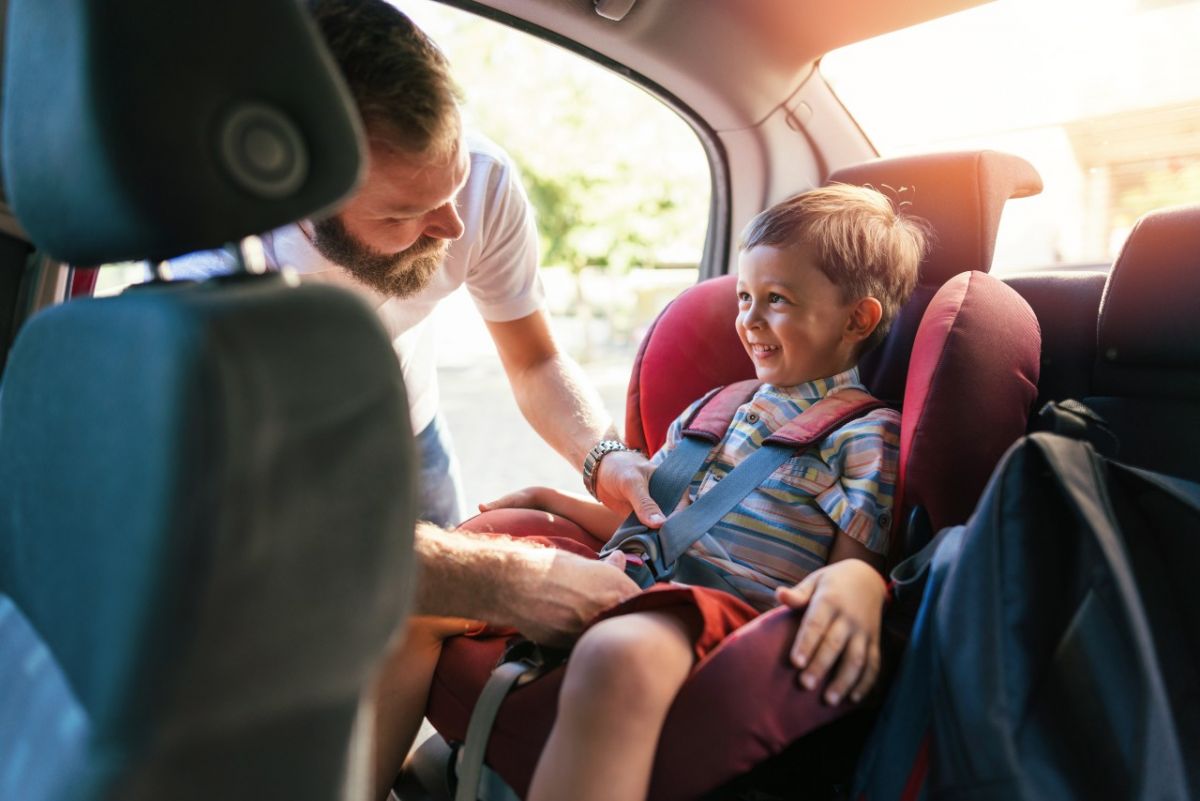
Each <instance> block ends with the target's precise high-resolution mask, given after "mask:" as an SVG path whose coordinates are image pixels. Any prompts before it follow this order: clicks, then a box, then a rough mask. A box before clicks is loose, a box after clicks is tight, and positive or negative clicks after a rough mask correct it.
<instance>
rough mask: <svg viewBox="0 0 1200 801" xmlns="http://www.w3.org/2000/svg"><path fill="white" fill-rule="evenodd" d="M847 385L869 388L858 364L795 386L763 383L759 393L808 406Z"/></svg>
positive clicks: (855, 387)
mask: <svg viewBox="0 0 1200 801" xmlns="http://www.w3.org/2000/svg"><path fill="white" fill-rule="evenodd" d="M847 387H850V388H853V389H861V390H863V391H864V392H865V391H866V389H867V388H866V387H864V386H863V384H862V381H861V380H860V379H859V377H858V366H857V365H855V366H854V367H851V368H850V369H849V370H845V371H843V372H841V373H838V374H836V375H831V376H828V377H827V378H817V379H814V380H812V381H805V382H804V383H803V384H797V385H795V386H790V387H778V386H775V385H774V384H763V385H762V387H761V388H760V389H759V391H758V393H759V394H760V395H771V396H773V397H776V398H782V399H784V400H790V401H792V402H794V403H803V405H805V406H808V405H811V404H813V403H816V402H817V401H819V400H820V399H821V398H824V397H825V396H826V395H828V394H829V393H831V392H833V391H834V390H837V389H844V388H847Z"/></svg>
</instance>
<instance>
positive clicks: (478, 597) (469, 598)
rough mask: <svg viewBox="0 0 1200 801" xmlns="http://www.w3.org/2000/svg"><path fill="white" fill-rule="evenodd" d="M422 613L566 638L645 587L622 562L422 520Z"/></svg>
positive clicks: (547, 638) (418, 606) (418, 609)
mask: <svg viewBox="0 0 1200 801" xmlns="http://www.w3.org/2000/svg"><path fill="white" fill-rule="evenodd" d="M415 547H416V554H417V567H418V578H417V592H416V602H415V604H414V612H413V613H414V614H417V615H439V616H446V617H465V618H471V619H474V620H485V621H487V622H488V623H492V624H494V625H499V626H513V627H515V628H516V629H518V630H519V631H520V632H521V633H522V634H524V635H525V636H527V637H529V638H530V639H533V640H535V641H536V642H542V643H563V642H569V641H570V639H571V638H572V637H574V636H576V635H578V633H579V632H580V631H581V630H582V629H583V627H584V625H585V624H586V623H587V622H588V621H589V620H591V619H592V618H593V617H595V615H596V614H597V613H599V612H600V611H601V610H603V609H606V608H608V607H610V606H612V605H613V604H615V603H618V602H619V601H621V600H624V599H625V598H628V597H629V596H630V595H633V594H635V593H636V592H637V591H638V586H637V585H636V584H634V583H633V582H632V581H631V580H630V579H629V578H628V577H626V576H625V574H624V573H623V572H622V571H621V569H620V568H619V567H614V566H612V565H608V564H604V563H603V562H599V561H597V560H595V559H587V558H584V557H581V556H577V555H575V554H571V553H567V552H564V551H559V550H555V549H554V548H549V547H544V546H539V545H535V544H533V543H531V542H528V541H521V540H515V539H508V538H506V537H503V536H497V535H487V536H482V535H479V536H477V535H471V534H465V533H462V532H459V531H446V530H444V529H440V528H438V527H437V526H434V525H430V524H428V523H422V524H420V525H418V526H417V532H416V546H415Z"/></svg>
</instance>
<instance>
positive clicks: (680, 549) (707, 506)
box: [604, 382, 885, 581]
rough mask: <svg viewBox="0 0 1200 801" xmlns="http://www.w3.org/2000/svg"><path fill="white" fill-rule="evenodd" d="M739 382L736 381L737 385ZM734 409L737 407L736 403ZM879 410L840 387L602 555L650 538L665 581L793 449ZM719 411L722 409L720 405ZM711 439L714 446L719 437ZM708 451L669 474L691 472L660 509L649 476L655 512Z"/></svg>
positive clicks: (618, 537)
mask: <svg viewBox="0 0 1200 801" xmlns="http://www.w3.org/2000/svg"><path fill="white" fill-rule="evenodd" d="M745 383H746V382H742V384H745ZM732 387H742V385H741V384H733V385H731V387H730V388H732ZM737 392H738V393H739V394H740V393H744V387H742V388H741V389H739V390H737ZM731 394H732V393H731ZM751 395H753V392H751ZM719 396H720V395H717V396H714V397H719ZM744 402H745V401H743V403H744ZM738 405H739V406H740V405H741V404H738ZM883 406H885V404H884V403H883V402H882V401H880V400H878V399H876V398H874V397H872V396H871V395H869V394H868V393H866V392H863V391H862V390H857V389H844V390H840V391H838V392H835V393H832V394H830V395H827V396H825V397H824V398H822V399H821V400H819V401H817V402H816V403H814V404H813V405H812V406H810V407H809V408H808V409H806V410H805V411H804V413H803V414H801V415H800V416H799V417H797V418H795V419H794V420H791V421H789V422H788V424H787V425H785V426H783V427H782V428H781V429H780V430H779V431H777V432H775V433H774V434H772V435H771V436H769V437H767V438H766V439H765V440H763V444H762V447H760V448H759V449H758V450H757V451H755V452H754V453H752V454H751V455H750V456H749V457H748V458H747V459H746V460H745V461H743V462H742V463H741V464H739V465H738V466H737V467H736V468H735V469H734V470H733V471H732V472H730V473H729V475H727V476H725V478H724V479H723V480H722V481H721V483H720V484H719V485H718V486H716V487H714V488H713V489H711V490H709V491H708V492H706V493H705V494H704V495H703V496H702V497H701V498H699V499H697V500H696V502H695V503H693V504H691V505H690V506H688V507H687V508H685V509H682V510H680V511H679V512H677V513H675V514H672V515H671V516H670V517H669V518H668V519H667V522H666V523H664V524H663V526H662V528H661V529H659V530H658V532H649V531H648V530H647V529H646V527H645V526H643V525H642V524H641V523H640V522H639V521H638V519H637V516H636V515H630V517H629V519H628V520H626V521H625V523H624V524H622V526H621V528H619V529H618V530H617V532H616V533H615V534H614V535H613V537H612V539H610V540H609V542H608V544H607V545H605V547H604V552H608V551H612V550H615V549H617V548H619V546H620V545H621V544H622V543H623V542H625V541H626V540H629V539H633V538H635V537H636V538H638V539H639V540H640V541H641V542H642V543H646V542H647V540H648V539H649V540H656V541H657V547H656V548H655V547H653V544H652V543H651V547H650V548H649V549H648V553H647V556H648V557H649V560H650V561H652V562H653V563H655V564H654V567H653V568H652V572H654V573H655V578H656V580H658V581H662V580H665V579H668V578H670V577H671V575H672V574H673V571H674V565H675V563H676V562H677V561H678V560H679V557H680V556H681V555H682V554H683V553H684V552H685V551H687V549H688V548H690V547H691V546H692V545H693V544H694V543H695V542H696V541H697V540H699V539H700V538H701V537H703V536H704V535H705V534H706V533H708V531H709V530H710V529H711V528H712V527H713V526H715V525H716V524H717V522H718V521H720V520H721V518H723V517H724V516H725V515H727V514H729V512H730V510H732V509H733V507H735V506H737V504H738V503H739V502H740V501H741V500H742V499H743V498H745V497H746V496H747V495H749V494H750V493H751V492H752V491H753V490H754V489H755V488H756V487H758V486H759V485H760V484H762V482H763V481H764V480H766V478H767V477H768V476H770V475H771V474H772V473H774V472H775V470H777V469H778V468H779V466H780V465H782V464H783V463H784V462H786V461H787V460H788V459H790V458H791V457H792V456H794V455H795V454H796V453H797V452H798V451H802V450H804V449H807V448H808V447H810V446H812V445H813V444H815V443H817V442H820V441H821V440H823V439H824V438H825V437H827V436H829V434H831V433H832V432H833V431H836V430H837V429H839V428H841V427H842V426H844V425H846V424H847V423H849V422H850V421H852V420H855V419H857V418H859V417H862V416H863V415H865V414H867V413H868V412H871V411H874V410H875V409H878V408H881V407H883ZM725 408H728V407H727V406H726V407H725ZM733 409H734V411H736V409H737V406H735V407H733ZM702 411H703V410H702ZM722 414H724V409H723V410H722ZM698 417H700V415H699V414H697V415H693V424H694V421H695V420H696V419H697V418H698ZM715 417H716V415H713V418H715ZM732 419H733V415H732V414H730V415H729V418H728V420H726V422H725V425H724V430H722V431H721V437H724V434H725V430H727V429H728V428H729V422H730V421H731V420H732ZM711 434H712V427H711V422H710V423H706V429H705V436H706V438H705V439H704V440H703V441H704V442H706V443H708V442H709V441H708V439H707V436H708V435H711ZM716 441H718V442H719V441H720V438H718V439H717V440H716ZM681 444H682V443H681ZM711 449H712V448H711V443H710V444H709V445H708V448H707V449H706V450H705V452H704V454H703V456H702V457H701V459H700V461H699V462H694V461H692V459H694V456H692V454H689V457H690V458H689V462H688V464H687V465H686V467H685V468H684V470H675V471H674V473H673V475H678V474H679V473H682V472H684V471H685V470H686V469H687V468H691V472H690V474H689V475H687V477H686V479H685V480H684V483H683V484H682V485H681V486H679V488H678V492H677V493H676V494H675V495H674V496H673V497H671V498H669V499H666V505H664V503H663V499H660V498H658V497H656V496H654V478H653V477H652V478H651V482H650V483H651V497H654V500H655V501H656V502H657V503H658V504H659V506H660V508H664V509H667V508H671V507H672V506H673V505H674V504H675V503H678V500H679V497H680V496H682V494H683V491H684V490H685V489H686V488H687V486H688V484H690V483H691V480H692V478H694V477H695V475H696V472H697V471H698V470H699V469H700V467H701V465H702V464H703V461H704V456H707V455H708V452H709V451H710V450H711ZM678 450H679V449H678V448H677V449H676V451H675V452H672V453H671V454H669V455H668V456H667V458H666V459H665V460H664V461H663V463H662V465H660V466H659V467H658V469H656V470H655V476H657V475H658V472H659V471H661V470H662V469H663V467H664V466H666V465H667V464H669V463H670V462H671V461H672V459H673V458H674V457H675V455H676V453H677V452H678ZM678 461H679V462H680V463H682V461H683V457H679V458H678ZM693 464H694V467H693ZM674 480H676V481H678V480H679V479H678V478H675V479H674ZM671 489H672V490H674V489H675V487H674V486H672V488H671ZM648 535H649V536H648Z"/></svg>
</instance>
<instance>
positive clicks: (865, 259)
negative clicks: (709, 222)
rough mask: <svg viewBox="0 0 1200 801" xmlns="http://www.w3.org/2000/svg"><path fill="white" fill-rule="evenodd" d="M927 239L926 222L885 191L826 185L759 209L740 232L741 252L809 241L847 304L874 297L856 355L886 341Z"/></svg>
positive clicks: (912, 282)
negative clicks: (877, 308) (874, 322)
mask: <svg viewBox="0 0 1200 801" xmlns="http://www.w3.org/2000/svg"><path fill="white" fill-rule="evenodd" d="M926 239H927V234H926V227H925V224H924V221H921V220H918V219H916V218H913V217H908V216H905V215H902V214H900V213H899V212H898V211H897V210H896V208H895V207H894V206H893V205H892V201H891V200H889V199H888V197H887V196H886V195H884V194H883V193H881V192H878V191H876V190H875V189H872V188H870V187H862V186H851V185H849V184H830V185H828V186H823V187H820V188H818V189H812V190H809V191H807V192H802V193H801V194H798V195H793V196H792V197H790V198H788V199H787V200H784V201H782V202H780V203H776V204H775V205H774V206H772V207H771V208H769V209H767V210H766V211H763V212H761V213H760V214H759V215H758V216H757V217H755V218H754V219H753V220H751V221H750V224H749V225H747V226H746V229H745V231H743V232H742V250H750V249H751V248H755V247H759V246H762V245H765V246H769V247H775V248H780V249H784V248H788V247H791V246H795V245H802V246H807V247H809V248H811V249H812V251H813V255H814V256H815V258H816V261H817V267H819V268H820V270H821V272H822V273H824V274H825V276H826V277H827V278H829V280H830V281H832V282H833V283H834V284H835V285H836V286H837V287H838V288H839V289H841V291H842V298H843V299H844V300H845V302H847V303H849V302H852V301H854V300H858V299H859V298H865V297H873V298H875V299H876V300H878V301H879V303H880V305H881V306H882V307H883V315H882V317H881V318H880V320H879V325H878V326H876V328H875V330H874V332H872V333H871V336H869V337H868V338H867V339H866V340H865V341H864V342H863V346H862V349H861V351H860V354H861V353H866V352H867V351H869V350H870V349H871V348H873V347H875V346H876V345H878V344H879V343H880V342H882V341H883V339H884V337H886V336H887V332H888V330H889V329H890V328H891V326H892V320H894V319H895V317H896V314H897V312H898V311H899V310H900V307H901V306H903V305H904V302H905V301H906V300H908V296H909V295H911V294H912V291H913V288H914V287H915V286H916V285H917V268H918V267H919V265H920V263H921V259H922V258H924V256H925V248H926Z"/></svg>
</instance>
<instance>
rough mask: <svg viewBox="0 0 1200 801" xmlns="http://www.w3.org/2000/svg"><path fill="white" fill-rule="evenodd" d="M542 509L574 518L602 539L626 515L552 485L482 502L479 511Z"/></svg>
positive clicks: (586, 529) (585, 528)
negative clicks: (554, 487)
mask: <svg viewBox="0 0 1200 801" xmlns="http://www.w3.org/2000/svg"><path fill="white" fill-rule="evenodd" d="M513 508H516V509H538V510H540V511H543V512H549V513H550V514H552V515H558V516H560V517H565V518H567V519H568V520H571V521H572V522H574V523H575V524H576V525H578V526H579V527H580V528H582V529H583V530H584V531H586V532H587V533H589V534H591V535H592V536H593V537H595V538H596V539H598V540H608V538H609V537H611V536H612V534H613V532H614V531H616V530H617V526H619V525H621V523H623V522H625V518H624V517H622V516H621V515H620V514H619V513H618V512H614V511H613V510H611V509H609V508H608V507H607V506H605V505H604V504H602V503H597V502H596V501H593V500H592V499H591V498H589V497H587V496H584V495H576V494H574V493H571V492H563V491H562V490H556V489H553V488H551V487H527V488H525V489H523V490H517V491H516V492H512V493H509V494H508V495H505V496H504V497H502V498H497V499H496V500H494V501H491V502H490V503H481V504H479V511H481V512H487V511H491V510H492V509H513Z"/></svg>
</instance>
